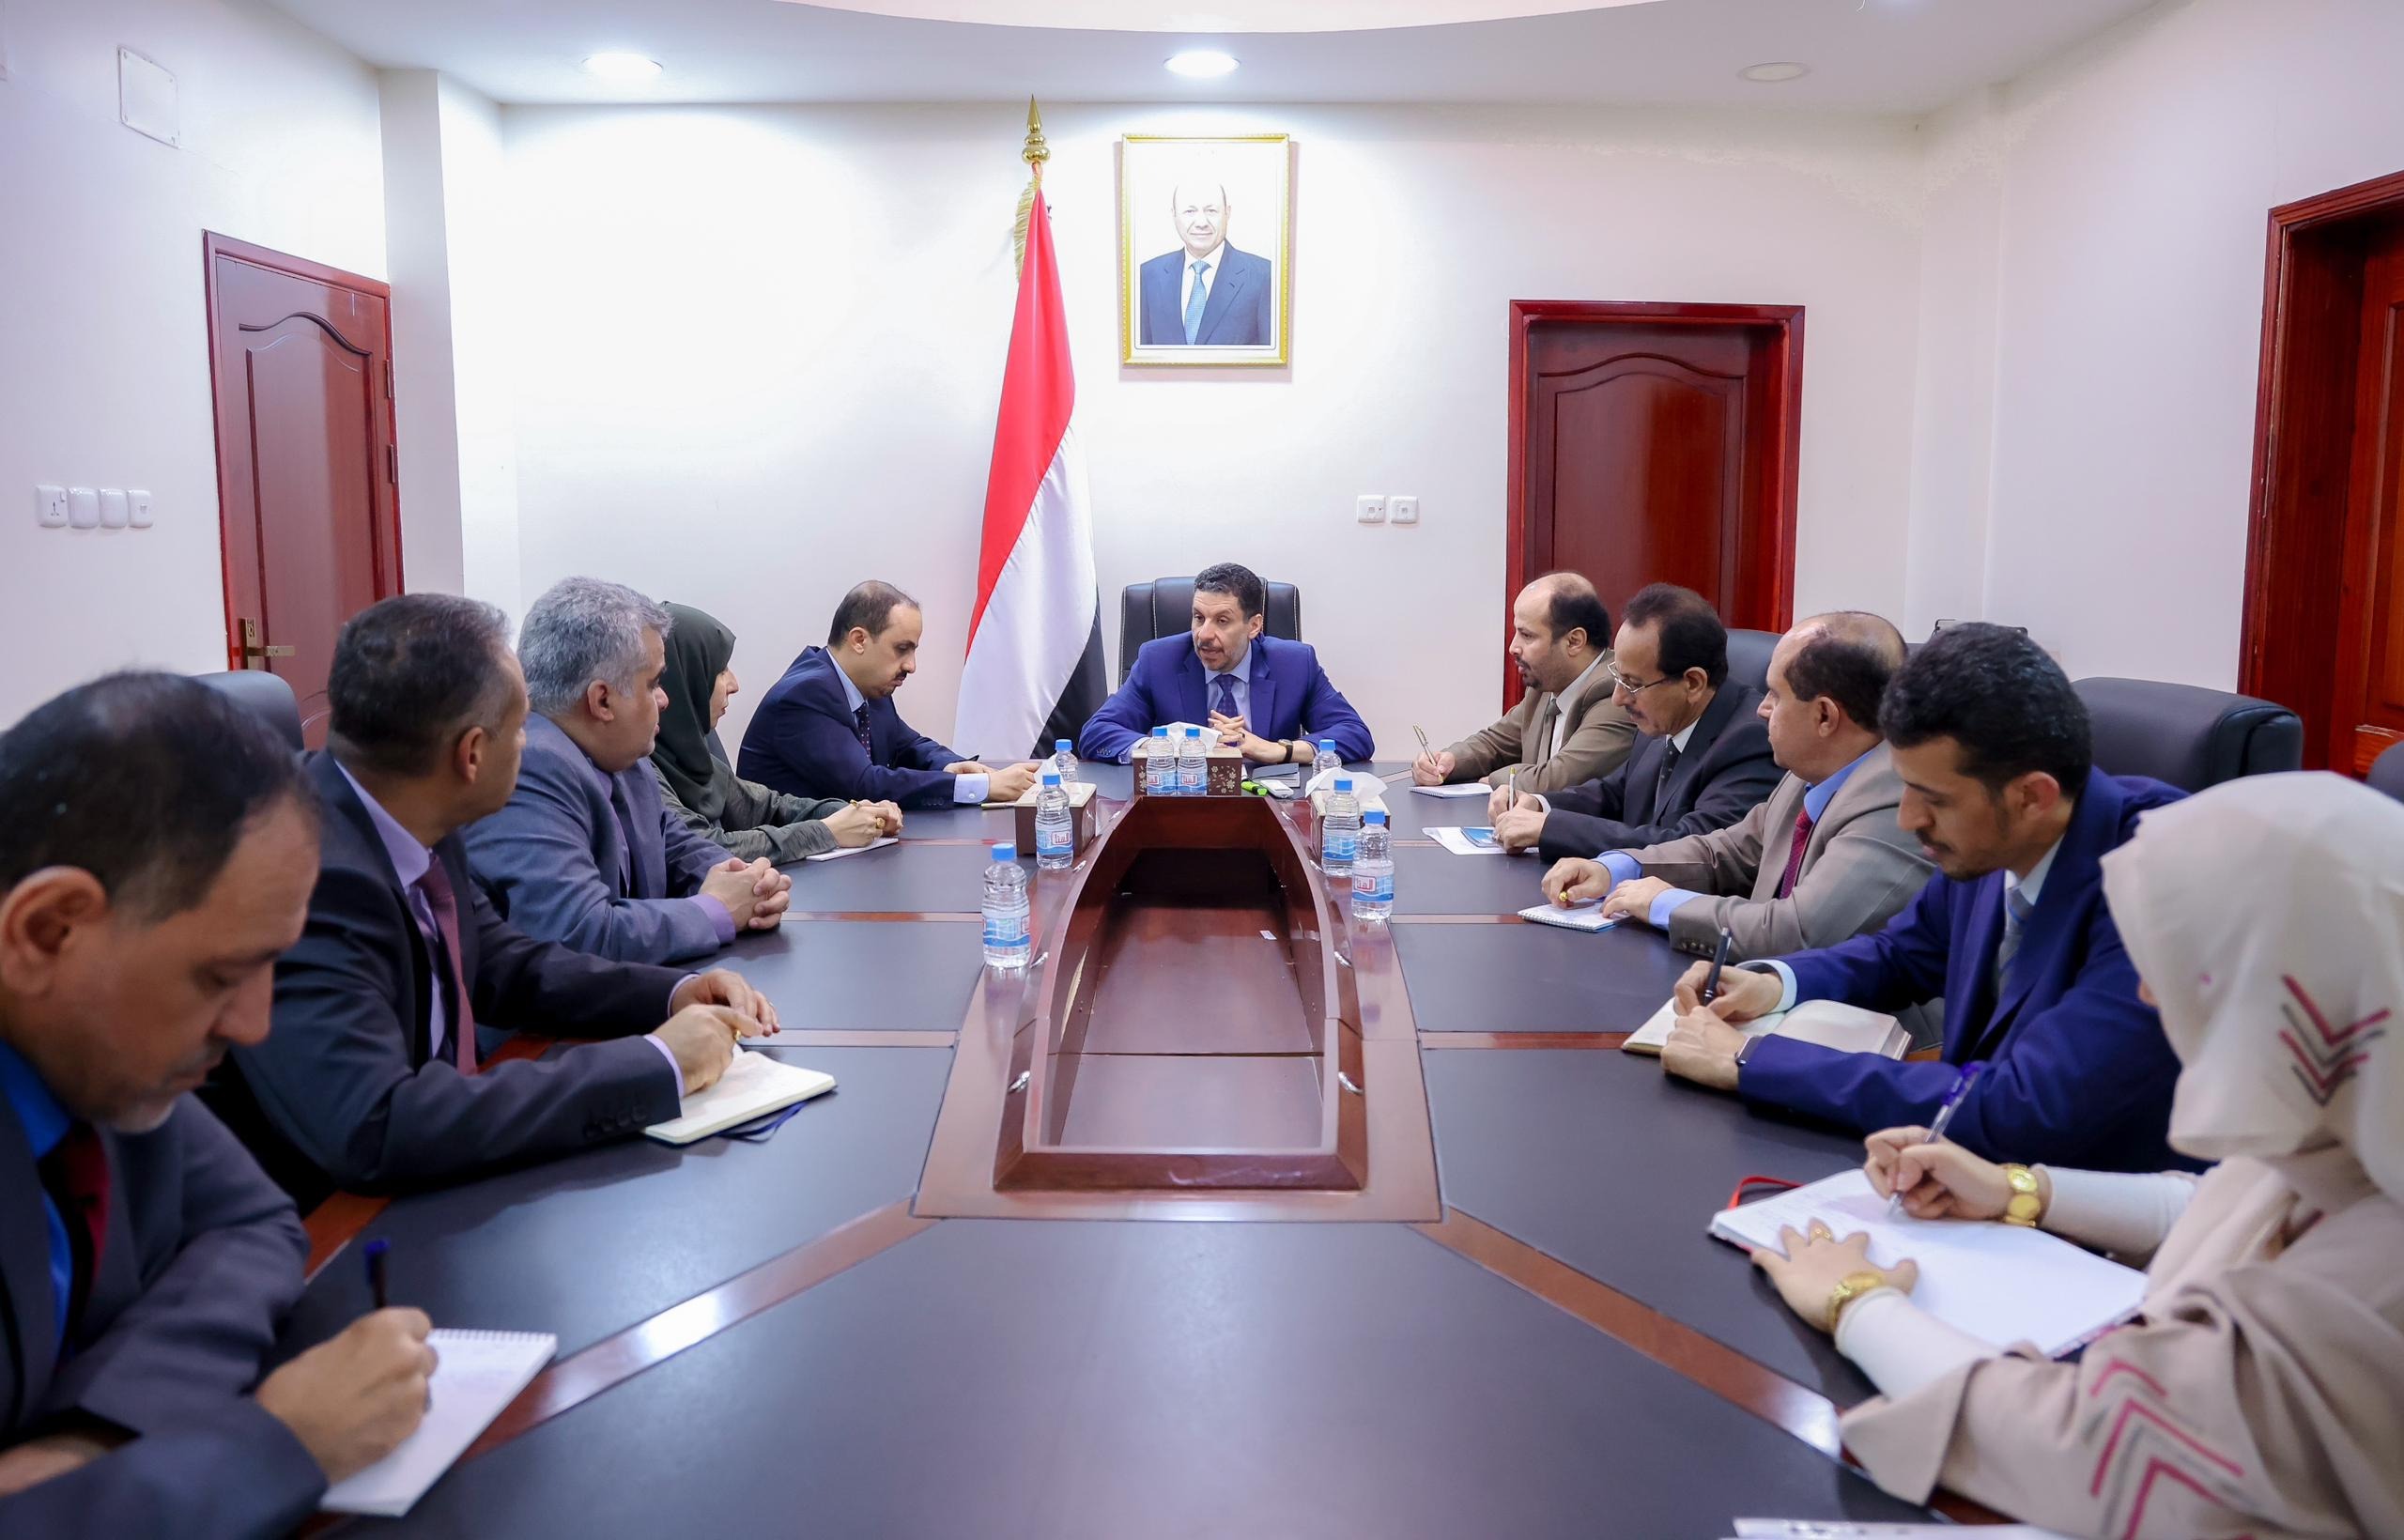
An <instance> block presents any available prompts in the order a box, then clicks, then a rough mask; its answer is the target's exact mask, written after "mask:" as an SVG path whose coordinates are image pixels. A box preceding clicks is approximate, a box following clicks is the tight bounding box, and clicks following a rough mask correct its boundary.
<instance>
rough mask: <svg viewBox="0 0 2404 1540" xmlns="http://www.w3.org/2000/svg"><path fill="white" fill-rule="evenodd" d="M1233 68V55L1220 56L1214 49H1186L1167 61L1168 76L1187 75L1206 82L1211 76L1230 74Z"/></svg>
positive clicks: (1234, 61)
mask: <svg viewBox="0 0 2404 1540" xmlns="http://www.w3.org/2000/svg"><path fill="white" fill-rule="evenodd" d="M1235 67H1236V60H1235V55H1234V54H1222V53H1220V52H1219V51H1218V50H1217V49H1215V48H1193V49H1188V50H1187V51H1186V52H1184V53H1182V54H1174V55H1172V56H1171V57H1170V58H1169V61H1168V72H1169V73H1170V74H1172V75H1189V76H1192V77H1193V78H1194V79H1196V80H1207V79H1209V78H1210V76H1212V75H1225V74H1229V73H1232V72H1233V71H1234V69H1235Z"/></svg>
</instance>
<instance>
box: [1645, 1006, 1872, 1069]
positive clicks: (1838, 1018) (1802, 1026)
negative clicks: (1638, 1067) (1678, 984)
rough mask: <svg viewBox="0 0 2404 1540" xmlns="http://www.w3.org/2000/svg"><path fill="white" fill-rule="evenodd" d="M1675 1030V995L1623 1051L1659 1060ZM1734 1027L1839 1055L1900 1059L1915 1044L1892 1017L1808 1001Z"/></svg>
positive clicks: (1676, 1017)
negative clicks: (1656, 1055) (1828, 1050)
mask: <svg viewBox="0 0 2404 1540" xmlns="http://www.w3.org/2000/svg"><path fill="white" fill-rule="evenodd" d="M1677 1024H1678V1002H1677V997H1676V996H1675V995H1672V996H1671V997H1670V998H1669V999H1667V1000H1664V1001H1662V1002H1661V1009H1658V1010H1657V1011H1655V1012H1654V1013H1653V1014H1652V1015H1651V1016H1650V1017H1648V1018H1646V1020H1645V1023H1644V1024H1643V1025H1642V1026H1640V1027H1638V1028H1637V1029H1636V1030H1635V1031H1633V1032H1631V1033H1629V1034H1628V1035H1627V1040H1626V1042H1624V1043H1621V1044H1620V1047H1621V1049H1622V1050H1623V1051H1625V1052H1626V1053H1630V1054H1658V1053H1660V1052H1661V1045H1662V1044H1663V1043H1665V1042H1668V1041H1669V1040H1670V1031H1671V1029H1672V1027H1674V1026H1676V1025H1677ZM1732 1025H1734V1027H1735V1028H1736V1030H1737V1031H1739V1032H1742V1033H1743V1034H1744V1035H1745V1036H1747V1037H1749V1038H1765V1037H1768V1036H1770V1035H1771V1034H1773V1033H1775V1034H1777V1035H1778V1036H1779V1037H1781V1038H1793V1039H1795V1041H1797V1042H1815V1043H1818V1044H1819V1045H1820V1046H1821V1047H1823V1048H1833V1049H1835V1050H1836V1051H1837V1052H1839V1053H1841V1054H1878V1055H1883V1056H1885V1057H1887V1058H1902V1057H1903V1054H1904V1051H1905V1050H1907V1049H1909V1048H1910V1047H1911V1044H1912V1035H1911V1033H1909V1032H1908V1031H1906V1030H1904V1028H1903V1024H1902V1023H1901V1022H1898V1021H1897V1020H1895V1018H1893V1017H1892V1016H1889V1015H1887V1014H1886V1013H1885V1012H1883V1011H1877V1010H1864V1009H1861V1008H1860V1007H1859V1006H1849V1005H1845V1004H1843V1003H1842V1002H1841V1001H1837V1000H1806V1001H1804V1002H1803V1003H1802V1004H1801V1005H1799V1006H1796V1007H1795V1009H1792V1010H1773V1011H1771V1012H1770V1013H1769V1014H1768V1015H1766V1016H1756V1017H1754V1018H1753V1019H1752V1020H1751V1021H1749V1022H1734V1023H1732Z"/></svg>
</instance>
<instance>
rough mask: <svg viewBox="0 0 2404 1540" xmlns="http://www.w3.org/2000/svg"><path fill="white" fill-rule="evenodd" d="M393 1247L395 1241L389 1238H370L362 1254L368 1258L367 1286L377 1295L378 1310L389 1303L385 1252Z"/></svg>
mask: <svg viewBox="0 0 2404 1540" xmlns="http://www.w3.org/2000/svg"><path fill="white" fill-rule="evenodd" d="M392 1249H393V1243H392V1242H391V1241H389V1240H370V1241H369V1242H368V1243H367V1245H366V1247H365V1248H364V1250H363V1251H362V1254H361V1255H363V1256H364V1257H365V1258H366V1259H367V1287H368V1291H369V1292H370V1293H372V1294H373V1295H374V1296H375V1297H376V1308H377V1309H378V1310H381V1309H383V1308H385V1306H386V1304H387V1303H388V1301H387V1300H386V1297H385V1293H384V1254H385V1253H386V1252H389V1251H391V1250H392Z"/></svg>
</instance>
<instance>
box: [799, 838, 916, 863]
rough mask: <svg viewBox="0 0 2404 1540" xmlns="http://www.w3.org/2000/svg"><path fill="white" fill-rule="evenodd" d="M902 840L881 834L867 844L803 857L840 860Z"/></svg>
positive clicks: (881, 848) (804, 858) (806, 858)
mask: <svg viewBox="0 0 2404 1540" xmlns="http://www.w3.org/2000/svg"><path fill="white" fill-rule="evenodd" d="M901 842H902V841H901V840H899V839H895V838H894V837H893V836H892V835H889V834H881V835H879V836H877V837H876V838H875V839H871V840H870V841H869V842H868V843H867V844H865V845H854V846H852V847H851V848H850V849H848V850H844V849H840V848H838V849H835V850H822V851H820V852H819V853H818V854H817V855H805V856H803V857H802V859H803V860H805V861H840V860H841V859H842V858H843V857H844V856H846V855H864V854H866V853H867V852H869V851H871V850H883V849H884V848H885V847H886V846H887V845H898V844H900V843H901Z"/></svg>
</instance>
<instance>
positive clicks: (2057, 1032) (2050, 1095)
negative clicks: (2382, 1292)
mask: <svg viewBox="0 0 2404 1540" xmlns="http://www.w3.org/2000/svg"><path fill="white" fill-rule="evenodd" d="M1878 715H1879V721H1880V723H1881V724H1882V725H1883V726H1884V728H1885V729H1886V733H1887V742H1888V746H1889V748H1890V749H1891V751H1892V753H1893V755H1894V762H1895V772H1896V774H1897V775H1898V776H1900V777H1901V778H1903V801H1902V803H1901V804H1900V805H1899V807H1898V808H1897V818H1898V820H1899V822H1900V823H1901V824H1902V825H1903V829H1904V831H1905V832H1906V833H1909V834H1911V835H1912V836H1913V837H1914V838H1916V839H1919V842H1920V845H1921V847H1922V848H1923V849H1924V850H1926V852H1927V853H1928V855H1929V858H1930V859H1931V860H1932V861H1934V863H1935V865H1936V869H1937V874H1936V875H1935V876H1934V877H1932V878H1931V879H1929V882H1928V885H1926V886H1925V887H1923V888H1921V889H1920V891H1919V895H1918V896H1917V897H1916V898H1914V899H1913V900H1912V901H1911V903H1910V904H1909V905H1907V906H1906V907H1905V908H1904V909H1903V913H1901V914H1900V915H1898V916H1895V918H1894V919H1892V920H1891V921H1889V922H1888V924H1887V926H1886V927H1885V929H1883V930H1879V931H1873V932H1870V933H1869V934H1867V935H1861V936H1856V937H1854V938H1853V939H1852V940H1850V941H1843V942H1839V943H1837V944H1835V945H1834V946H1829V947H1821V948H1819V949H1817V950H1814V951H1807V952H1795V953H1792V954H1790V955H1788V956H1786V957H1783V958H1773V959H1770V960H1769V961H1767V962H1753V963H1749V964H1747V965H1746V966H1745V967H1743V968H1732V969H1729V970H1728V971H1727V972H1726V973H1725V974H1724V975H1723V976H1722V977H1721V978H1720V987H1719V994H1718V998H1717V999H1715V1000H1714V1001H1712V1002H1711V1005H1710V1009H1699V1008H1698V1005H1697V995H1698V992H1699V991H1700V989H1701V988H1702V985H1703V978H1704V975H1705V974H1706V973H1707V972H1708V970H1709V967H1710V964H1708V963H1703V962H1698V963H1696V964H1695V965H1694V967H1693V968H1692V969H1690V970H1689V971H1688V972H1687V976H1686V978H1683V979H1681V980H1680V981H1679V983H1678V986H1677V995H1676V999H1677V1005H1678V1009H1679V1017H1678V1024H1677V1026H1676V1028H1675V1029H1674V1030H1673V1031H1672V1034H1671V1037H1670V1040H1669V1042H1668V1044H1667V1045H1666V1046H1665V1047H1664V1048H1663V1049H1662V1053H1661V1067H1662V1068H1663V1069H1664V1070H1668V1071H1669V1072H1670V1073H1672V1074H1675V1075H1681V1076H1684V1077H1685V1078H1686V1079H1688V1080H1692V1081H1695V1082H1696V1083H1698V1084H1700V1085H1704V1086H1713V1087H1715V1088H1717V1089H1719V1090H1730V1091H1734V1092H1735V1093H1736V1094H1738V1095H1739V1096H1741V1097H1743V1098H1744V1099H1745V1100H1746V1101H1751V1102H1755V1103H1758V1104H1760V1105H1763V1106H1769V1107H1780V1108H1784V1109H1787V1110H1789V1111H1793V1112H1799V1113H1804V1114H1808V1115H1810V1116H1814V1117H1819V1118H1822V1119H1825V1120H1826V1121H1828V1122H1832V1123H1835V1124H1838V1125H1840V1126H1842V1127H1844V1128H1849V1129H1852V1130H1855V1131H1857V1132H1864V1133H1867V1132H1871V1131H1872V1130H1874V1129H1884V1128H1895V1127H1900V1126H1903V1125H1906V1124H1914V1123H1919V1124H1925V1123H1929V1122H1931V1121H1933V1120H1934V1118H1935V1116H1936V1114H1937V1110H1938V1108H1939V1107H1941V1106H1942V1105H1943V1104H1944V1102H1945V1101H1946V1098H1947V1095H1948V1093H1949V1092H1950V1091H1951V1090H1952V1089H1953V1088H1954V1086H1955V1083H1956V1082H1957V1081H1958V1080H1959V1079H1960V1078H1961V1074H1962V1070H1963V1067H1964V1066H1965V1065H1968V1064H1971V1063H1973V1062H1977V1063H1979V1064H1981V1065H1983V1066H1984V1068H1983V1069H1982V1070H1981V1071H1980V1073H1979V1075H1978V1076H1977V1078H1976V1079H1975V1080H1974V1081H1972V1082H1971V1083H1970V1086H1969V1087H1968V1089H1967V1090H1966V1092H1965V1093H1964V1095H1963V1096H1962V1098H1961V1101H1960V1103H1959V1105H1958V1106H1957V1107H1956V1108H1955V1110H1954V1116H1953V1121H1952V1123H1951V1125H1950V1127H1949V1131H1948V1134H1949V1137H1950V1138H1952V1139H1954V1140H1956V1141H1958V1142H1959V1143H1961V1144H1962V1145H1963V1146H1965V1147H1967V1148H1968V1149H1970V1150H1972V1151H1973V1152H1975V1153H1978V1154H1980V1155H1985V1156H1988V1157H1990V1158H1995V1159H2014V1158H2023V1159H2027V1160H2032V1161H2054V1162H2062V1163H2078V1164H2084V1165H2089V1166H2094V1167H2097V1168H2100V1169H2103V1170H2113V1171H2154V1170H2160V1169H2163V1168H2165V1167H2167V1166H2173V1165H2179V1164H2181V1163H2182V1161H2181V1157H2180V1156H2179V1155H2177V1154H2176V1153H2174V1152H2173V1151H2172V1150H2171V1148H2170V1147H2169V1146H2168V1145H2167V1144H2166V1143H2165V1130H2166V1129H2167V1128H2168V1126H2169V1119H2170V1087H2171V1083H2172V1081H2173V1080H2175V1079H2176V1078H2177V1076H2178V1072H2179V1065H2178V1060H2177V1059H2176V1058H2174V1057H2173V1056H2172V1055H2171V1051H2170V1045H2169V1043H2168V1041H2166V1040H2165V1039H2164V1037H2163V1035H2162V1023H2161V1021H2160V1019H2159V1018H2157V1017H2156V1016H2155V1014H2154V1011H2153V1008H2152V1007H2150V1006H2149V1005H2147V1004H2146V1003H2145V1002H2144V1001H2143V1000H2141V999H2139V998H2138V997H2137V979H2136V974H2135V973H2134V970H2133V969H2131V967H2130V966H2129V958H2128V953H2127V951H2126V949H2125V948H2124V947H2122V946H2121V943H2120V934H2119V930H2118V929H2116V928H2115V926H2114V924H2113V919H2112V913H2111V910H2110V908H2109V907H2108V906H2107V905H2106V904H2105V903H2104V900H2103V868H2102V862H2103V856H2104V855H2105V854H2106V853H2107V852H2109V851H2111V850H2114V849H2116V848H2118V847H2119V845H2121V844H2122V843H2124V842H2126V841H2127V840H2128V839H2129V838H2130V837H2131V836H2132V835H2134V833H2135V832H2136V827H2137V821H2138V819H2139V818H2140V817H2141V816H2142V815H2143V814H2144V813H2145V812H2147V811H2148V810H2149V809H2150V808H2161V807H2165V806H2167V805H2169V804H2171V803H2174V802H2177V801H2178V800H2179V799H2180V798H2181V796H2182V795H2183V794H2184V793H2181V792H2180V791H2178V790H2177V789H2176V788H2175V787H2170V786H2165V785H2164V784H2163V783H2162V782H2160V781H2157V780H2148V779H2144V778H2138V777H2115V776H2108V775H2105V774H2104V773H2103V771H2101V770H2098V769H2096V768H2095V767H2094V754H2093V750H2092V748H2091V747H2090V745H2089V732H2088V719H2087V708H2086V706H2085V705H2084V704H2082V703H2081V702H2080V701H2079V698H2078V692H2077V691H2076V690H2074V689H2073V688H2072V687H2071V683H2070V680H2069V678H2068V677H2067V676H2065V675H2064V674H2063V672H2062V670H2061V668H2060V666H2059V665H2057V664H2056V663H2055V662H2054V660H2053V659H2052V658H2050V657H2048V656H2047V655H2046V654H2045V652H2044V649H2042V648H2041V647H2039V646H2038V645H2037V644H2036V643H2035V642H2034V641H2031V640H2030V639H2028V638H2027V637H2026V636H2025V635H2023V634H2022V633H2020V632H2019V631H2016V630H2013V629H2011V628H2009V627H2006V626H2000V625H1962V626H1955V627H1950V628H1948V629H1947V630H1944V631H1941V632H1939V633H1938V634H1937V636H1936V637H1935V639H1934V640H1932V641H1930V642H1929V643H1928V644H1927V645H1926V646H1925V647H1922V648H1921V649H1920V651H1919V655H1917V656H1915V657H1914V658H1912V659H1911V660H1910V661H1909V662H1907V663H1905V664H1904V665H1903V668H1901V669H1900V670H1896V673H1895V677H1894V680H1893V682H1892V683H1890V684H1889V685H1888V686H1887V693H1886V696H1885V698H1884V699H1883V700H1882V701H1880V702H1879V708H1878ZM1940 996H1941V997H1942V998H1943V999H1944V1001H1945V1038H1944V1050H1943V1054H1942V1059H1941V1062H1933V1063H1932V1062H1910V1061H1904V1060H1899V1059H1889V1058H1885V1057H1881V1056H1880V1055H1875V1054H1846V1053H1840V1052H1838V1051H1836V1050H1834V1049H1829V1048H1824V1047H1821V1046H1819V1045H1817V1044H1815V1043H1808V1042H1800V1041H1797V1040H1795V1039H1790V1038H1781V1037H1778V1036H1776V1035H1774V1034H1773V1035H1770V1036H1765V1037H1755V1038H1750V1039H1749V1038H1747V1037H1746V1036H1745V1035H1744V1034H1743V1033H1742V1032H1739V1031H1738V1030H1737V1029H1736V1028H1735V1027H1734V1025H1732V1024H1731V1023H1735V1022H1746V1021H1750V1020H1752V1019H1753V1018H1754V1017H1757V1016H1763V1015H1766V1014H1768V1013H1769V1012H1771V1011H1774V1010H1780V1009H1785V1008H1787V1007H1789V1006H1792V1005H1794V1004H1795V1003H1796V1002H1798V1001H1803V1000H1838V1001H1842V1002H1844V1003H1846V1004H1848V1005H1855V1006H1860V1007H1862V1008H1864V1009H1870V1010H1881V1011H1888V1012H1897V1011H1900V1010H1902V1009H1903V1008H1905V1007H1907V1006H1913V1005H1919V1004H1921V1003H1923V1002H1925V1001H1929V1000H1933V999H1936V998H1938V997H1940Z"/></svg>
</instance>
